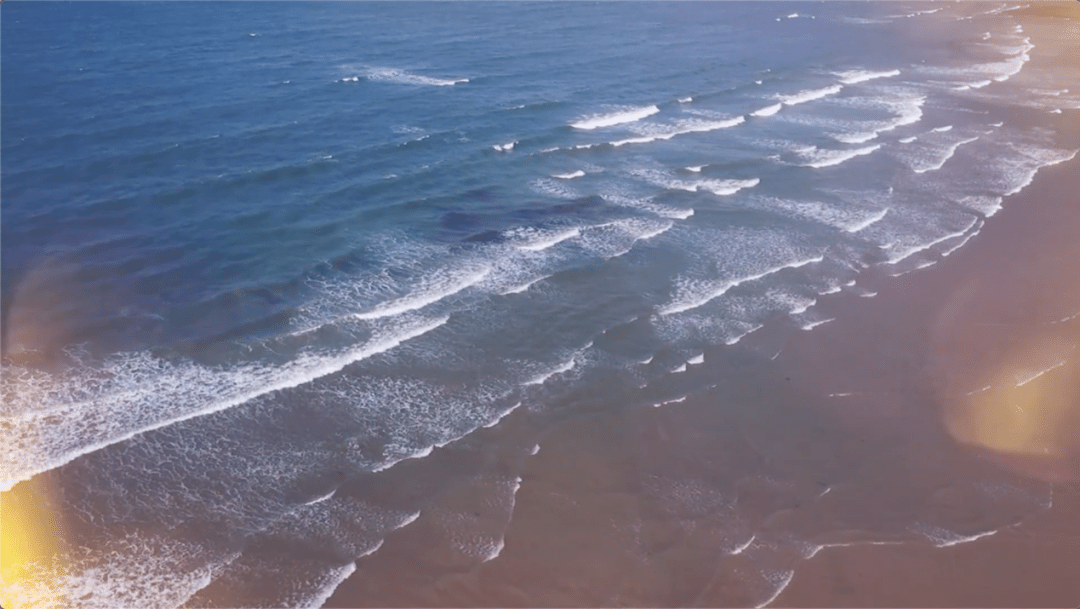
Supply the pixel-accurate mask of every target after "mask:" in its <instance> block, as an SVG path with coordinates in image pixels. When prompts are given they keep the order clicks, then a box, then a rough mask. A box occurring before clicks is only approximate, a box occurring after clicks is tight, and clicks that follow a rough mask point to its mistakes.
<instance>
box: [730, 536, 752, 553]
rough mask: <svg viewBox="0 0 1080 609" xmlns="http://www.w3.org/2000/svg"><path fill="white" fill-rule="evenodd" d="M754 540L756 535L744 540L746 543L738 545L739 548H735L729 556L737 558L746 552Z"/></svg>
mask: <svg viewBox="0 0 1080 609" xmlns="http://www.w3.org/2000/svg"><path fill="white" fill-rule="evenodd" d="M755 539H757V535H751V536H750V539H747V540H746V543H744V544H742V545H740V546H739V547H737V548H735V549H734V550H732V551H731V555H732V556H737V555H739V554H742V553H743V551H744V550H746V548H749V547H750V544H752V543H754V540H755Z"/></svg>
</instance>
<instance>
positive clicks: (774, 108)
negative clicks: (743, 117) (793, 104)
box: [750, 103, 784, 116]
mask: <svg viewBox="0 0 1080 609" xmlns="http://www.w3.org/2000/svg"><path fill="white" fill-rule="evenodd" d="M783 107H784V104H782V103H781V104H773V105H771V106H766V107H764V108H762V109H760V110H754V111H753V112H751V113H750V116H772V115H774V114H776V113H777V112H779V111H780V109H781V108H783Z"/></svg>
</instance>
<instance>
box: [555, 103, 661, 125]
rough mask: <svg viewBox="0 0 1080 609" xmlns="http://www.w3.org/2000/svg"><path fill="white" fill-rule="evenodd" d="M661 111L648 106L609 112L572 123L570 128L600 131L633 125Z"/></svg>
mask: <svg viewBox="0 0 1080 609" xmlns="http://www.w3.org/2000/svg"><path fill="white" fill-rule="evenodd" d="M659 111H660V108H658V107H656V106H646V107H643V108H629V109H623V110H618V111H616V112H609V113H607V114H596V115H592V116H588V117H584V118H581V119H578V121H577V122H574V123H571V124H570V126H571V127H574V128H575V129H586V130H588V129H600V128H602V127H611V126H614V125H622V124H625V123H633V122H635V121H639V120H641V119H643V118H645V117H646V116H651V115H653V114H656V113H657V112H659Z"/></svg>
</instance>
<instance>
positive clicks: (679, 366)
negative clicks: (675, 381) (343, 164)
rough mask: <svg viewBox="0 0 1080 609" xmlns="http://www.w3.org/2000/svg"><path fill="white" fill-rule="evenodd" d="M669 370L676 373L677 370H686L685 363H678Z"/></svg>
mask: <svg viewBox="0 0 1080 609" xmlns="http://www.w3.org/2000/svg"><path fill="white" fill-rule="evenodd" d="M671 371H672V372H673V373H678V372H686V364H685V363H683V364H680V365H678V366H675V367H674V368H672V370H671Z"/></svg>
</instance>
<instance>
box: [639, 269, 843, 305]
mask: <svg viewBox="0 0 1080 609" xmlns="http://www.w3.org/2000/svg"><path fill="white" fill-rule="evenodd" d="M824 259H825V257H824V256H817V257H815V258H808V259H806V260H799V261H797V262H791V263H788V264H783V265H780V266H777V267H774V268H771V269H768V270H766V271H763V272H761V273H756V274H754V275H747V276H745V277H742V278H740V279H735V280H732V281H726V282H723V283H721V284H720V285H718V286H716V287H714V288H713V289H711V290H709V291H707V292H705V293H704V294H699V295H694V296H689V297H687V298H684V299H682V300H680V301H676V302H672V303H670V304H668V305H667V306H666V307H663V308H661V309H660V311H659V313H660V315H664V316H667V315H671V314H673V313H682V312H684V311H689V310H691V309H696V308H698V307H700V306H702V305H704V304H706V303H708V302H709V301H711V300H713V299H715V298H719V297H720V296H723V295H724V294H725V293H727V291H728V290H730V289H732V288H734V287H735V286H738V285H741V284H743V283H746V282H748V281H755V280H758V279H761V278H763V277H767V276H769V275H772V274H773V273H777V272H780V271H782V270H784V269H797V268H799V267H802V266H806V265H808V264H813V263H815V262H821V261H823V260H824Z"/></svg>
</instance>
